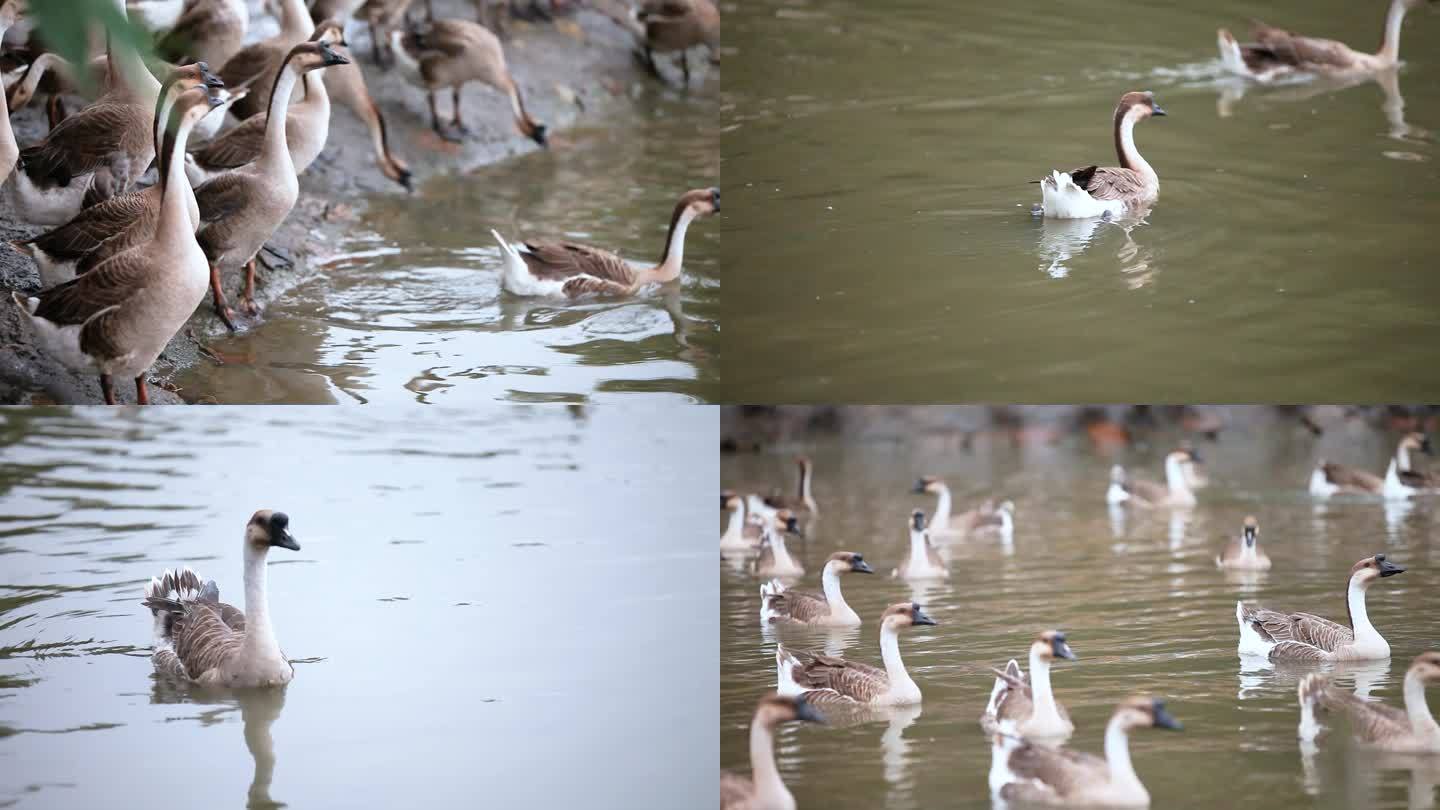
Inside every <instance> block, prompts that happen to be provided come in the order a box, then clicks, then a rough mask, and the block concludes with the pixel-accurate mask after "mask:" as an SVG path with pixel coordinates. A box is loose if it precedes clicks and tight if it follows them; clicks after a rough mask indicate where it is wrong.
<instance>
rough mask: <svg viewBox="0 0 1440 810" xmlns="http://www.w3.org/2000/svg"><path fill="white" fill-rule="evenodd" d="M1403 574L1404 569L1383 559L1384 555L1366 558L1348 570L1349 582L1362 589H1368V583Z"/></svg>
mask: <svg viewBox="0 0 1440 810" xmlns="http://www.w3.org/2000/svg"><path fill="white" fill-rule="evenodd" d="M1403 573H1405V569H1404V568H1401V567H1400V566H1398V565H1396V564H1395V563H1393V562H1390V561H1389V560H1387V559H1385V555H1384V554H1376V555H1375V556H1373V557H1366V558H1364V559H1362V560H1360V561H1359V562H1357V563H1355V565H1353V566H1351V568H1350V581H1351V582H1353V583H1357V584H1358V585H1360V587H1362V588H1368V587H1370V583H1372V582H1374V581H1375V580H1377V579H1381V578H1383V577H1393V576H1395V575H1396V574H1403Z"/></svg>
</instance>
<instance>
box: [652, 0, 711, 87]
mask: <svg viewBox="0 0 1440 810" xmlns="http://www.w3.org/2000/svg"><path fill="white" fill-rule="evenodd" d="M635 20H636V22H638V23H640V25H642V26H644V27H645V63H646V65H647V66H648V67H649V68H650V72H651V73H654V74H655V75H656V76H659V75H660V71H659V69H658V68H657V67H656V65H655V54H657V53H674V52H677V51H678V52H679V53H680V69H681V70H682V71H683V72H684V74H685V83H686V84H689V83H690V60H689V55H688V51H689V49H691V48H694V47H695V46H697V45H704V46H705V49H706V50H708V51H709V52H710V61H711V62H712V63H714V64H719V61H720V9H719V8H717V7H716V6H715V3H714V2H712V0H642V2H641V3H640V7H639V8H637V9H635Z"/></svg>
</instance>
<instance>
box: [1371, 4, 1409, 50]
mask: <svg viewBox="0 0 1440 810" xmlns="http://www.w3.org/2000/svg"><path fill="white" fill-rule="evenodd" d="M1405 10H1406V9H1405V0H1392V2H1391V3H1390V10H1389V11H1388V12H1387V13H1386V14H1385V38H1384V39H1383V40H1381V42H1380V51H1379V53H1377V54H1375V55H1376V56H1377V57H1379V58H1380V59H1381V60H1382V61H1384V62H1385V63H1386V64H1390V65H1393V64H1395V63H1397V62H1399V61H1400V24H1401V23H1402V22H1404V21H1405Z"/></svg>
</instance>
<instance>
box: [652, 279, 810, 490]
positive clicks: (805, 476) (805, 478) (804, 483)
mask: <svg viewBox="0 0 1440 810" xmlns="http://www.w3.org/2000/svg"><path fill="white" fill-rule="evenodd" d="M677 262H678V260H677ZM800 502H801V503H803V504H805V505H806V506H807V507H809V508H810V509H812V510H813V509H814V508H815V498H814V497H813V496H812V495H811V494H810V465H809V464H801V465H800Z"/></svg>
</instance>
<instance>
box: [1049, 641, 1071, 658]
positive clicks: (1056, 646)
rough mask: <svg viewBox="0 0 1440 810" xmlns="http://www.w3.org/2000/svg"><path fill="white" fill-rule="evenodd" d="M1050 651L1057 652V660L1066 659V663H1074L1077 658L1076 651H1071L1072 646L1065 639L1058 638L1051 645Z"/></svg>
mask: <svg viewBox="0 0 1440 810" xmlns="http://www.w3.org/2000/svg"><path fill="white" fill-rule="evenodd" d="M1050 649H1051V650H1053V651H1054V652H1055V657H1056V658H1064V659H1065V660H1066V661H1074V660H1075V659H1076V657H1077V656H1076V655H1075V651H1074V650H1072V649H1070V645H1069V644H1066V643H1065V639H1063V638H1060V637H1056V639H1055V641H1054V642H1053V643H1051V645H1050Z"/></svg>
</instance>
